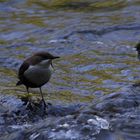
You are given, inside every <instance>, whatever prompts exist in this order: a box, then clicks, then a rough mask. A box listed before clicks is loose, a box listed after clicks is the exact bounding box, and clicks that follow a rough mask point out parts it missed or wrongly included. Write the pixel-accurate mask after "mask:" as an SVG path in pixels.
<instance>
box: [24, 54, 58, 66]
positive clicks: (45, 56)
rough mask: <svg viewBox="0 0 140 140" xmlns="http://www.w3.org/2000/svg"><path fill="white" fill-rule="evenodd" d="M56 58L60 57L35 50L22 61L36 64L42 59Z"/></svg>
mask: <svg viewBox="0 0 140 140" xmlns="http://www.w3.org/2000/svg"><path fill="white" fill-rule="evenodd" d="M56 58H60V57H59V56H53V55H52V54H50V53H48V52H37V53H35V54H34V55H33V56H31V57H29V58H28V59H26V60H25V61H24V62H27V63H29V64H30V65H36V64H38V63H40V62H41V61H44V60H53V59H56Z"/></svg>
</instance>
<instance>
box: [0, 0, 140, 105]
mask: <svg viewBox="0 0 140 140" xmlns="http://www.w3.org/2000/svg"><path fill="white" fill-rule="evenodd" d="M139 41H140V1H139V0H118V1H114V0H100V1H97V0H95V1H93V0H87V1H84V0H62V1H61V0H60V1H59V0H52V1H49V0H40V1H39V2H38V0H20V1H18V0H2V1H0V77H1V78H0V93H2V94H6V95H9V94H10V95H16V96H22V95H23V94H26V89H25V88H24V86H20V87H16V86H15V85H16V82H17V81H18V79H17V72H18V68H19V66H20V65H21V63H22V62H23V60H24V59H25V58H26V57H29V56H30V55H31V54H33V53H35V52H37V51H48V52H50V53H52V54H54V55H58V56H60V59H58V60H55V61H54V68H55V69H54V71H53V76H52V78H51V80H50V82H49V83H48V84H46V85H45V86H43V88H42V89H43V93H44V96H45V99H46V100H49V101H50V102H51V103H57V104H58V103H60V104H61V103H66V104H67V103H91V102H92V100H93V99H96V98H100V97H102V96H104V95H107V94H111V93H114V92H121V91H122V90H124V88H125V87H127V86H131V85H133V84H135V83H137V82H139V81H140V74H139V73H140V65H139V64H140V62H139V60H138V59H137V53H136V51H135V50H134V46H135V45H136V44H137V43H138V42H139ZM30 92H31V93H33V95H35V96H36V97H38V98H40V95H39V90H38V89H31V90H30ZM34 93H36V94H34Z"/></svg>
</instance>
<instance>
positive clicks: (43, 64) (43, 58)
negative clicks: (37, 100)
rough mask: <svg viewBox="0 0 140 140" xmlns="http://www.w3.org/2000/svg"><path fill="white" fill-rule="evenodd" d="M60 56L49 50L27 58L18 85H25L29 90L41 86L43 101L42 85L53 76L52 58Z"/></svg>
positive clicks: (22, 66) (20, 71) (21, 68)
mask: <svg viewBox="0 0 140 140" xmlns="http://www.w3.org/2000/svg"><path fill="white" fill-rule="evenodd" d="M56 58H59V57H58V56H53V55H52V54H50V53H48V52H37V53H35V54H34V55H33V56H31V57H29V58H27V59H26V60H25V61H24V62H23V64H22V65H21V66H20V68H19V71H18V78H19V81H18V82H17V84H16V85H22V84H23V85H25V87H26V89H27V92H28V93H29V88H39V89H40V93H41V97H42V100H43V102H44V103H45V100H44V98H43V94H42V90H41V87H42V86H43V85H44V84H46V83H47V82H48V81H49V80H50V78H51V69H50V66H52V67H53V65H52V60H54V59H56Z"/></svg>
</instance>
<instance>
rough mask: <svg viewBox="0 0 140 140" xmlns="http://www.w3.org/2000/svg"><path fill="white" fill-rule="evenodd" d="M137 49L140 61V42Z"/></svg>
mask: <svg viewBox="0 0 140 140" xmlns="http://www.w3.org/2000/svg"><path fill="white" fill-rule="evenodd" d="M135 48H136V51H137V53H138V59H139V60H140V42H139V43H137V44H136V46H135Z"/></svg>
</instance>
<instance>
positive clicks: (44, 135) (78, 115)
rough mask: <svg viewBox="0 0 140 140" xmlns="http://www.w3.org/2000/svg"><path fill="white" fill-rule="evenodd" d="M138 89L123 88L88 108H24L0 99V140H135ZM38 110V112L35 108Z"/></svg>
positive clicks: (8, 98)
mask: <svg viewBox="0 0 140 140" xmlns="http://www.w3.org/2000/svg"><path fill="white" fill-rule="evenodd" d="M139 91H140V87H135V86H131V87H125V88H124V89H122V91H121V92H116V93H112V94H109V95H106V96H103V97H100V98H98V99H96V100H93V101H92V103H90V104H67V105H66V104H62V105H60V104H59V105H58V104H54V105H51V104H48V107H47V109H46V111H45V112H44V110H41V105H40V104H37V102H36V106H34V107H32V108H27V106H26V105H24V103H25V102H23V101H21V100H20V99H17V98H16V97H14V96H8V95H7V96H5V95H3V96H1V98H0V101H1V108H0V124H1V125H0V130H1V131H0V134H1V136H0V139H1V140H16V139H19V138H20V139H23V140H24V139H30V140H45V139H52V140H62V139H63V140H93V139H97V140H112V139H113V140H119V139H120V138H121V139H124V140H131V139H133V140H138V139H139V138H140V134H139V130H140V122H139V119H140V115H139V114H140V108H139V107H140V106H139V105H140V95H139ZM32 102H33V103H35V101H32ZM37 107H39V108H37Z"/></svg>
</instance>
